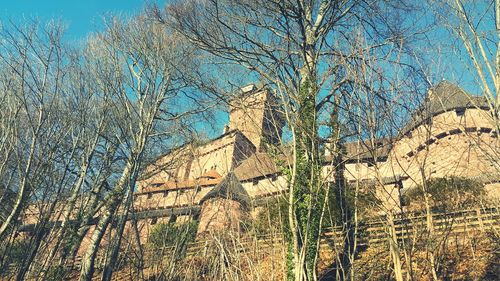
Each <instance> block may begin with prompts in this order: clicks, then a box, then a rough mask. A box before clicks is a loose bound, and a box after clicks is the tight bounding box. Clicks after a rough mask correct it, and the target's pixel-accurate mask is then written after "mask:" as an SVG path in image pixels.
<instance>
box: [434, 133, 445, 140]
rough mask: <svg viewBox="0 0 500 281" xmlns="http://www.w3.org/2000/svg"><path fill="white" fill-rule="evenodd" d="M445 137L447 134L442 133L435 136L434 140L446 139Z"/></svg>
mask: <svg viewBox="0 0 500 281" xmlns="http://www.w3.org/2000/svg"><path fill="white" fill-rule="evenodd" d="M446 135H447V133H446V132H444V133H440V134H438V135H436V138H437V139H442V138H444V137H446Z"/></svg>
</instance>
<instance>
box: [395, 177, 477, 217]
mask: <svg viewBox="0 0 500 281" xmlns="http://www.w3.org/2000/svg"><path fill="white" fill-rule="evenodd" d="M427 193H428V195H429V198H430V200H431V204H432V206H433V208H434V209H436V210H442V211H444V210H453V209H459V208H464V207H470V206H473V205H475V204H477V203H479V202H480V201H481V199H482V198H483V197H484V195H485V191H484V188H483V186H482V185H481V184H480V183H478V182H477V181H474V180H471V179H466V178H459V177H451V178H437V179H431V180H429V181H428V182H427ZM403 200H404V202H405V204H406V205H408V206H409V207H410V209H421V206H422V202H424V200H425V198H424V192H423V187H422V186H418V187H417V188H414V189H411V190H409V191H407V192H406V193H405V194H404V196H403Z"/></svg>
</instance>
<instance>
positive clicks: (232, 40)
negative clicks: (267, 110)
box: [152, 0, 416, 280]
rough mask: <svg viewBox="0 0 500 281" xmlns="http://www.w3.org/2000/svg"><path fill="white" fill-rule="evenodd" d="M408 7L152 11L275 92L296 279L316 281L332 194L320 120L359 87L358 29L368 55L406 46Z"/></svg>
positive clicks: (205, 4)
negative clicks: (286, 145)
mask: <svg viewBox="0 0 500 281" xmlns="http://www.w3.org/2000/svg"><path fill="white" fill-rule="evenodd" d="M405 4H406V3H399V2H398V3H397V4H396V2H387V3H384V4H382V3H379V4H377V3H374V2H373V3H372V2H370V3H367V2H364V1H218V0H211V1H188V2H182V3H181V2H178V3H175V4H173V5H170V6H168V8H167V10H166V13H165V15H162V14H161V12H160V11H159V10H158V9H152V11H153V14H155V16H156V18H158V19H159V20H160V21H162V22H165V23H167V24H169V26H171V27H173V28H174V29H175V30H177V31H178V32H180V33H182V34H183V35H184V36H185V37H187V38H188V39H189V40H190V41H191V42H192V43H194V44H195V45H196V46H198V47H199V48H201V49H203V50H206V51H207V52H209V53H211V54H213V55H214V56H216V57H218V58H219V59H221V60H222V61H223V62H225V63H227V64H229V65H238V66H240V67H242V68H244V69H246V70H247V71H248V72H249V73H252V75H256V76H257V77H258V78H259V79H261V80H263V81H265V82H266V83H269V84H270V85H271V86H272V87H273V88H274V89H275V90H276V91H277V95H278V97H279V98H280V99H281V105H282V110H283V111H284V112H283V113H284V116H285V119H286V121H287V123H288V127H287V128H288V129H289V131H290V134H291V140H292V141H291V147H292V148H293V149H292V154H293V158H294V161H293V163H292V165H291V166H290V167H289V168H288V170H289V174H290V178H289V182H290V184H289V191H290V192H289V198H288V202H289V214H288V215H289V220H288V221H289V230H290V231H291V232H290V235H289V237H290V240H289V245H290V257H291V260H290V264H292V265H293V266H291V267H290V268H289V274H290V278H293V279H294V280H313V279H317V274H316V270H315V263H316V260H317V254H318V251H317V240H318V238H319V235H320V232H321V225H320V221H321V215H320V214H321V213H322V210H323V209H324V196H325V193H326V190H327V186H326V185H324V184H322V182H323V181H322V180H321V172H320V170H321V169H320V166H321V155H320V153H319V151H320V142H319V137H318V131H319V125H320V124H319V123H318V120H320V119H321V114H322V112H325V111H328V109H329V108H330V107H329V105H331V104H332V103H334V100H335V99H334V97H335V96H338V95H340V93H341V92H342V91H349V89H350V88H349V86H350V85H352V84H353V83H354V82H353V79H352V78H353V77H351V76H350V75H349V74H348V73H347V72H346V71H345V68H344V65H343V64H345V63H349V62H354V61H356V60H357V59H359V56H358V55H359V51H360V50H359V49H358V48H351V47H352V44H351V40H350V39H351V38H352V36H353V35H355V34H356V33H358V32H361V33H364V34H370V36H372V39H371V42H370V43H369V44H368V46H366V49H364V51H367V52H371V53H372V54H378V55H377V56H380V55H382V54H384V53H385V54H388V53H389V54H390V52H389V51H388V50H389V49H392V48H393V47H394V46H401V47H403V46H404V36H410V35H411V34H413V32H408V33H411V34H406V35H405V34H404V32H406V31H408V30H410V29H406V28H407V27H409V26H413V23H411V22H405V21H403V20H401V19H402V18H403V17H404V16H402V14H400V15H399V16H396V13H394V14H391V13H392V11H397V12H404V11H408V10H412V9H411V7H410V6H408V5H405ZM403 7H404V8H405V9H399V8H403ZM382 10H384V11H385V12H382ZM413 30H414V31H416V30H415V29H413ZM403 48H404V47H403ZM384 59H385V60H386V62H389V61H390V59H389V58H388V57H385V58H384ZM337 125H338V124H335V125H334V126H337ZM348 276H349V274H348Z"/></svg>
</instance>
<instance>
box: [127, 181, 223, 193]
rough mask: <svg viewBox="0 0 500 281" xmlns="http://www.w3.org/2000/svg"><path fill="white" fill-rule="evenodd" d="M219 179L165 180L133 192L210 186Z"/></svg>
mask: <svg viewBox="0 0 500 281" xmlns="http://www.w3.org/2000/svg"><path fill="white" fill-rule="evenodd" d="M220 181H221V178H220V177H219V178H199V179H196V180H184V181H178V182H176V181H166V182H164V183H163V184H162V185H160V186H157V187H155V186H152V185H149V186H147V187H145V188H144V189H143V190H142V191H141V192H136V193H135V194H143V193H149V192H161V191H166V190H177V189H191V188H193V187H198V186H200V187H201V186H212V185H216V184H218V183H219V182H220Z"/></svg>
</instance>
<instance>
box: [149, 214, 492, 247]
mask: <svg viewBox="0 0 500 281" xmlns="http://www.w3.org/2000/svg"><path fill="white" fill-rule="evenodd" d="M427 219H428V218H427V216H426V215H425V214H423V213H408V214H407V215H406V216H399V217H396V218H395V219H394V220H393V222H394V232H395V234H396V237H397V239H398V241H399V242H401V241H403V240H407V239H411V238H412V237H414V235H416V234H418V233H423V232H424V231H426V228H427ZM389 225H390V224H389V223H388V218H387V217H385V216H380V217H377V218H372V219H371V220H370V221H368V222H366V223H360V224H359V225H358V227H357V228H358V229H357V233H358V235H357V244H358V245H360V246H368V245H377V244H382V243H387V241H388V239H389V229H388V226H389ZM432 225H433V231H434V234H435V235H436V236H440V235H444V234H460V233H467V232H471V231H481V232H486V231H491V232H495V233H499V232H500V209H499V208H496V207H495V208H483V209H479V208H478V209H472V210H462V211H454V212H447V213H434V214H432ZM344 233H345V232H344V231H343V229H342V227H329V228H326V229H324V231H323V235H322V237H321V241H320V246H321V248H331V247H332V246H334V245H337V247H342V245H343V241H344ZM283 238H284V237H283V234H282V233H274V234H264V235H257V236H254V237H245V238H236V239H234V241H235V242H233V245H234V246H235V247H237V248H238V249H237V250H238V251H251V249H256V248H257V247H258V248H259V249H261V250H262V249H263V248H269V247H275V246H278V245H283V243H284V239H283ZM334 243H335V244H334ZM210 244H211V241H210V240H202V241H196V242H193V243H190V244H189V245H188V246H187V247H186V250H185V251H184V254H185V255H187V256H196V255H204V254H205V253H206V251H207V248H208V247H209V246H210ZM161 251H163V252H164V253H172V252H174V248H173V247H167V248H164V249H161ZM156 252H158V250H156Z"/></svg>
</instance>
